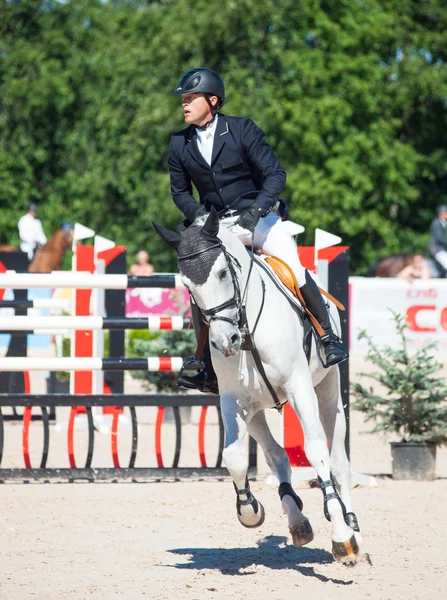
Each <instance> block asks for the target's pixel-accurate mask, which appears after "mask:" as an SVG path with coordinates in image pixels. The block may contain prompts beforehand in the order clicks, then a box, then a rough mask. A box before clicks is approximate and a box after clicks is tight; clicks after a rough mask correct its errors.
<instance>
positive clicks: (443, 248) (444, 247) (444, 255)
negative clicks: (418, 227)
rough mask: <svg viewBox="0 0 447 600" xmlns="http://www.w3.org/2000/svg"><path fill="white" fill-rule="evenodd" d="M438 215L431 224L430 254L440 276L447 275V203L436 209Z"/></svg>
mask: <svg viewBox="0 0 447 600" xmlns="http://www.w3.org/2000/svg"><path fill="white" fill-rule="evenodd" d="M436 214H437V217H436V219H433V221H432V224H431V226H430V248H429V251H430V256H431V257H432V258H433V261H434V263H435V265H436V267H437V268H438V270H439V271H440V273H439V276H440V277H446V276H447V237H446V227H447V205H445V204H443V205H441V206H438V208H437V209H436Z"/></svg>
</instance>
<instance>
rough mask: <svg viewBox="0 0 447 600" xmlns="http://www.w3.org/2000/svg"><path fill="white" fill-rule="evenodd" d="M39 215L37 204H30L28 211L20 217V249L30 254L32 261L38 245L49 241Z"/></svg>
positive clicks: (29, 257)
mask: <svg viewBox="0 0 447 600" xmlns="http://www.w3.org/2000/svg"><path fill="white" fill-rule="evenodd" d="M36 217H37V206H36V204H30V205H29V206H28V212H27V213H26V215H23V217H21V218H20V219H19V223H18V226H19V237H20V250H21V251H22V252H25V253H26V254H28V259H29V260H30V261H31V260H32V259H33V257H34V255H35V253H36V250H37V248H38V246H43V245H44V244H46V243H47V237H46V235H45V234H44V232H43V229H42V223H41V222H40V220H39V219H37V218H36Z"/></svg>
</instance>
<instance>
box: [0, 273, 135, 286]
mask: <svg viewBox="0 0 447 600" xmlns="http://www.w3.org/2000/svg"><path fill="white" fill-rule="evenodd" d="M127 286H128V276H127V275H95V274H94V273H87V272H84V271H53V272H52V273H15V272H14V271H12V272H11V271H6V273H2V274H0V289H3V288H12V289H15V290H28V289H30V288H72V289H77V290H91V289H98V288H99V289H106V290H125V289H126V288H127Z"/></svg>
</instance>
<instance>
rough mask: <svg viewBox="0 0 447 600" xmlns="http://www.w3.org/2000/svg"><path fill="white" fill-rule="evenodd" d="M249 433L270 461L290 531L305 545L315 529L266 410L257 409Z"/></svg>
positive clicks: (299, 543)
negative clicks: (268, 423) (304, 510)
mask: <svg viewBox="0 0 447 600" xmlns="http://www.w3.org/2000/svg"><path fill="white" fill-rule="evenodd" d="M248 433H249V434H250V435H251V436H252V437H253V438H254V439H255V440H256V442H257V443H258V444H259V445H260V446H261V448H262V450H263V452H264V455H265V458H266V461H267V464H268V466H269V467H270V469H271V470H272V471H273V473H275V475H276V477H277V478H278V481H279V488H278V493H279V496H280V498H281V504H282V509H283V511H284V513H285V514H286V515H287V518H288V522H289V531H290V534H291V536H292V541H293V543H294V545H295V546H304V545H306V544H308V543H309V542H311V541H312V540H313V531H312V527H311V525H310V523H309V520H308V519H307V517H305V516H304V515H303V513H302V510H303V503H302V501H301V498H300V497H299V496H297V494H296V493H295V492H294V490H293V488H292V486H291V484H290V482H291V475H292V471H291V468H290V462H289V457H288V456H287V452H286V451H285V450H284V448H282V447H281V446H280V445H279V444H278V443H277V442H276V440H275V439H274V437H273V435H272V433H271V431H270V428H269V426H268V425H267V421H266V419H265V414H264V411H263V410H262V411H259V412H257V413H256V414H255V415H254V416H253V418H252V419H251V421H250V422H249V423H248Z"/></svg>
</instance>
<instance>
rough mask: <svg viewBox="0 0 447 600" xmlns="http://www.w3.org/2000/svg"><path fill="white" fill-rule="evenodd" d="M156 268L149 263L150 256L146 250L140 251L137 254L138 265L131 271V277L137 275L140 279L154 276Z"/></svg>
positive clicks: (133, 266)
mask: <svg viewBox="0 0 447 600" xmlns="http://www.w3.org/2000/svg"><path fill="white" fill-rule="evenodd" d="M153 273H154V267H153V265H151V263H150V262H149V254H148V253H147V252H146V250H140V251H139V252H138V254H137V263H136V264H134V265H132V266H131V267H130V269H129V275H137V276H139V277H142V276H148V275H153Z"/></svg>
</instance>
